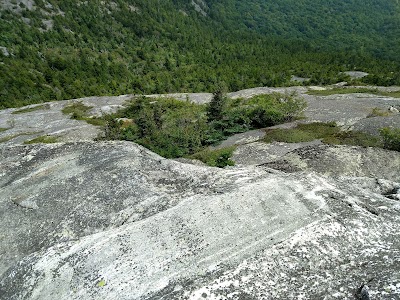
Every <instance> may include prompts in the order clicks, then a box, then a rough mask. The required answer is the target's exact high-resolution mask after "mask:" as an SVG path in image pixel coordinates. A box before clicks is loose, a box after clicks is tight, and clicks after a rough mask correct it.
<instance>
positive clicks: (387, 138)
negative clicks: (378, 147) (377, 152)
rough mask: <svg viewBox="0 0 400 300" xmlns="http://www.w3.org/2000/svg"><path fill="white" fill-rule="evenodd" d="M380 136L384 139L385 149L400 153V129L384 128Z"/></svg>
mask: <svg viewBox="0 0 400 300" xmlns="http://www.w3.org/2000/svg"><path fill="white" fill-rule="evenodd" d="M380 135H381V137H382V139H383V147H384V148H386V149H389V150H396V151H400V129H399V128H395V129H391V128H388V127H386V128H382V129H381V130H380Z"/></svg>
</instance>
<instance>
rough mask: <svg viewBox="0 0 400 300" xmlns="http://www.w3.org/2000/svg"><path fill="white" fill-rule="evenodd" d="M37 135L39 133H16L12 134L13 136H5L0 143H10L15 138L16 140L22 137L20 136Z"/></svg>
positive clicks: (0, 139)
mask: <svg viewBox="0 0 400 300" xmlns="http://www.w3.org/2000/svg"><path fill="white" fill-rule="evenodd" d="M38 133H40V132H20V133H16V134H13V135H9V136H5V137H3V138H0V143H6V142H8V141H10V140H12V139H15V138H17V137H19V136H22V135H34V134H38Z"/></svg>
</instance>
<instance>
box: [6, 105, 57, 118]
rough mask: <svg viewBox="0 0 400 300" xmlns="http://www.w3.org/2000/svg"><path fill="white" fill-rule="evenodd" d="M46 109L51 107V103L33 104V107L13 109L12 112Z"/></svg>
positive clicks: (21, 112) (19, 112)
mask: <svg viewBox="0 0 400 300" xmlns="http://www.w3.org/2000/svg"><path fill="white" fill-rule="evenodd" d="M44 109H50V105H49V104H43V105H36V106H31V107H27V108H23V109H19V110H16V111H13V112H12V114H13V115H16V114H23V113H28V112H31V111H37V110H44Z"/></svg>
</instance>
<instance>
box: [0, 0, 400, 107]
mask: <svg viewBox="0 0 400 300" xmlns="http://www.w3.org/2000/svg"><path fill="white" fill-rule="evenodd" d="M0 7H1V8H0V9H1V10H0V32H1V35H0V108H4V107H12V106H19V105H24V104H29V103H38V102H43V101H48V100H54V99H68V98H76V97H80V96H89V95H105V94H126V93H162V92H200V91H212V90H213V89H214V88H215V86H216V85H217V84H219V83H221V82H223V83H224V84H225V85H226V86H227V88H228V89H229V90H238V89H243V88H247V87H254V86H280V85H289V84H292V83H291V81H290V78H291V76H292V75H296V76H301V77H309V78H311V79H310V81H309V82H310V83H312V84H328V83H334V82H337V81H340V80H344V79H348V78H346V77H345V76H344V75H341V74H340V72H342V71H347V70H354V69H356V70H363V71H366V72H369V73H370V74H371V75H370V76H368V77H366V78H364V79H363V81H364V82H366V83H373V84H380V85H392V84H400V76H399V69H400V67H399V66H400V59H399V58H398V57H397V56H396V55H395V54H396V53H400V39H399V37H400V32H399V28H400V26H399V25H400V17H399V15H400V14H399V4H398V3H397V2H396V1H395V0H381V1H374V0H366V1H361V0H351V1H344V0H336V1H333V0H331V1H308V0H303V1H293V0H282V1H266V0H246V1H239V0H222V1H216V0H208V1H204V2H203V1H199V0H197V1H190V0H162V1H161V0H116V1H97V0H89V1H72V0H63V1H58V0H48V1H44V0H36V1H32V0H13V1H9V0H2V1H0Z"/></svg>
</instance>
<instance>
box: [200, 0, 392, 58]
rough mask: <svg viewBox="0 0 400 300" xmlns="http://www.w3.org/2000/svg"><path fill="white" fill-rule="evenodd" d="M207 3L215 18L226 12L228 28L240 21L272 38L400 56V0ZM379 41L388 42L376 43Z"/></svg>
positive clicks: (228, 0) (230, 0)
mask: <svg viewBox="0 0 400 300" xmlns="http://www.w3.org/2000/svg"><path fill="white" fill-rule="evenodd" d="M207 3H208V5H209V6H210V11H211V12H213V14H212V16H221V15H222V16H223V20H222V22H223V23H224V24H225V26H227V27H230V26H233V25H234V24H237V23H238V21H239V23H240V24H241V25H242V26H243V27H246V28H247V29H252V30H255V31H257V32H261V33H263V34H266V35H269V36H281V37H284V38H290V39H293V38H297V39H301V40H305V41H310V42H312V43H313V44H316V45H318V46H323V45H325V46H328V47H332V46H335V47H338V48H356V47H364V48H365V49H368V50H372V51H373V52H374V53H376V54H381V55H391V58H392V59H399V57H398V55H395V54H396V52H395V50H397V51H398V47H399V45H400V43H399V41H400V26H399V25H400V6H399V3H398V1H396V0H296V1H294V0H280V1H273V0H272V1H271V0H247V1H239V0H222V1H221V0H218V1H217V0H208V1H207ZM377 42H380V43H383V44H374V43H377ZM382 46H385V47H382ZM387 46H390V47H389V48H387ZM394 47H397V49H394Z"/></svg>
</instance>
